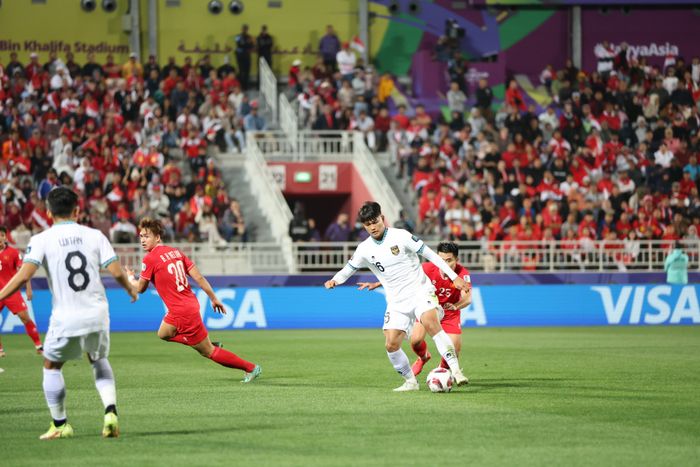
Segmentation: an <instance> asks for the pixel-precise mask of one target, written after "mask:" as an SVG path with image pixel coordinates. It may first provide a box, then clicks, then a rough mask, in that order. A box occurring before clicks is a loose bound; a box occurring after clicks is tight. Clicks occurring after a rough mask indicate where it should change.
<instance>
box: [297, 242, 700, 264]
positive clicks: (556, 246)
mask: <svg viewBox="0 0 700 467" xmlns="http://www.w3.org/2000/svg"><path fill="white" fill-rule="evenodd" d="M458 244H459V245H460V252H459V260H460V263H461V264H463V265H464V266H465V267H466V268H467V269H469V270H470V271H485V272H498V271H500V272H507V271H535V272H536V271H540V272H556V271H591V272H595V271H663V270H664V260H665V259H666V256H667V255H668V253H669V251H670V246H671V245H670V244H669V242H667V241H654V240H650V241H647V240H641V241H635V242H626V241H614V242H612V241H595V242H589V243H586V244H583V245H582V244H578V243H576V244H571V243H569V242H566V241H552V242H548V243H543V242H539V241H530V242H528V241H525V242H517V241H513V242H509V241H493V242H486V241H485V242H481V241H475V242H458ZM356 246H357V244H356V243H336V242H333V243H331V242H316V243H295V244H294V245H293V250H294V258H295V262H296V264H297V268H298V270H299V271H300V272H321V271H333V270H338V269H340V268H342V267H343V266H344V265H345V263H346V262H347V260H348V258H350V256H351V255H352V252H353V251H354V250H355V247H356ZM431 246H432V247H436V245H431ZM684 251H685V252H686V253H687V254H688V256H689V259H690V262H689V265H688V269H689V270H700V260H699V259H700V241H697V240H693V241H686V243H685V245H684Z"/></svg>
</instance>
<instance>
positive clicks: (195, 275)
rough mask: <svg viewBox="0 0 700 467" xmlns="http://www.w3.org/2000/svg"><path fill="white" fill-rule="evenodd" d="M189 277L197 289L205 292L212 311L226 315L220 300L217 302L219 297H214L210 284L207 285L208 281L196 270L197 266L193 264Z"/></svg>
mask: <svg viewBox="0 0 700 467" xmlns="http://www.w3.org/2000/svg"><path fill="white" fill-rule="evenodd" d="M189 275H190V277H191V278H192V279H193V280H194V281H195V282H196V283H197V285H199V287H200V288H201V289H202V290H204V292H206V294H207V296H208V297H209V300H210V301H211V306H212V308H214V311H216V312H217V313H221V314H224V315H225V314H226V309H225V308H224V304H223V303H221V300H219V297H217V296H216V294H215V293H214V289H212V288H211V284H209V281H208V280H207V279H206V277H204V276H203V275H202V273H201V272H199V269H197V266H195V265H194V264H193V265H192V267H191V268H190V270H189Z"/></svg>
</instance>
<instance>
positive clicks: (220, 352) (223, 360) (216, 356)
mask: <svg viewBox="0 0 700 467" xmlns="http://www.w3.org/2000/svg"><path fill="white" fill-rule="evenodd" d="M209 358H210V359H212V360H213V361H215V362H216V363H218V364H219V365H223V366H225V367H228V368H238V369H239V370H243V371H245V372H246V373H250V372H251V371H253V370H254V369H255V363H251V362H249V361H246V360H243V359H242V358H241V357H239V356H238V355H236V354H235V353H233V352H229V351H228V350H224V349H222V348H220V347H214V351H213V352H212V353H211V355H210V356H209Z"/></svg>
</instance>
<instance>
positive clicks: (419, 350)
mask: <svg viewBox="0 0 700 467" xmlns="http://www.w3.org/2000/svg"><path fill="white" fill-rule="evenodd" d="M411 348H412V349H413V351H414V352H415V354H416V355H418V357H420V358H421V359H422V360H425V359H426V358H427V357H428V355H427V352H428V344H426V343H425V341H420V342H417V343H415V344H411Z"/></svg>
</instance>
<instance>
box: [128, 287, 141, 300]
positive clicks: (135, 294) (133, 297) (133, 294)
mask: <svg viewBox="0 0 700 467" xmlns="http://www.w3.org/2000/svg"><path fill="white" fill-rule="evenodd" d="M129 297H131V303H134V302H135V301H136V300H138V299H139V293H138V292H137V291H136V288H134V287H131V288H130V289H129Z"/></svg>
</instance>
